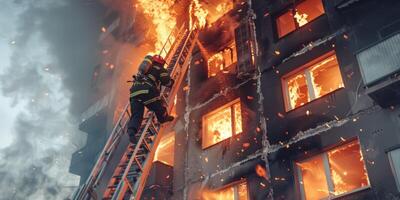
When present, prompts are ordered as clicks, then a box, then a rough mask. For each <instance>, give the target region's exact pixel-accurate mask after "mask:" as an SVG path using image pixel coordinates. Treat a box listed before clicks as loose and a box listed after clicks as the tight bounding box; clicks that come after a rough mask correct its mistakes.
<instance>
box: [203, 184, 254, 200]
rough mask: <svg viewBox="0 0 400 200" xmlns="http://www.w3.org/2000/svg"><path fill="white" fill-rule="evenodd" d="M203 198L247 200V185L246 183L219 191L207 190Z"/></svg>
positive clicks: (206, 199) (204, 199)
mask: <svg viewBox="0 0 400 200" xmlns="http://www.w3.org/2000/svg"><path fill="white" fill-rule="evenodd" d="M201 196H202V198H201V199H202V200H247V199H248V192H247V184H246V183H245V182H244V183H240V184H238V185H234V186H231V187H227V188H224V189H221V190H217V191H210V190H205V191H203V192H202V194H201Z"/></svg>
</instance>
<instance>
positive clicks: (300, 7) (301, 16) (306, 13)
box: [276, 0, 325, 38]
mask: <svg viewBox="0 0 400 200" xmlns="http://www.w3.org/2000/svg"><path fill="white" fill-rule="evenodd" d="M324 13H325V11H324V6H323V5H322V1H321V0H305V1H303V2H301V3H299V4H296V5H294V6H293V7H292V8H290V9H289V10H288V11H287V12H285V13H284V14H282V15H280V16H278V17H277V18H276V26H277V31H278V36H279V38H281V37H283V36H285V35H287V34H289V33H291V32H292V31H294V30H296V29H298V28H300V27H302V26H304V25H306V24H307V23H308V22H310V21H312V20H314V19H316V18H317V17H319V16H321V15H322V14H324Z"/></svg>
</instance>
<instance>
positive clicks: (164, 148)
mask: <svg viewBox="0 0 400 200" xmlns="http://www.w3.org/2000/svg"><path fill="white" fill-rule="evenodd" d="M174 147H175V132H170V133H168V134H166V135H163V137H162V138H161V141H160V143H159V144H158V147H157V150H156V153H155V155H154V162H155V161H159V162H162V163H164V164H166V165H169V166H174V150H175V148H174Z"/></svg>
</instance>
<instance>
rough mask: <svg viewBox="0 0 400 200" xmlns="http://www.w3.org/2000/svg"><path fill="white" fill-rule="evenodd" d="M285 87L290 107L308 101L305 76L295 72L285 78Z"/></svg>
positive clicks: (295, 106)
mask: <svg viewBox="0 0 400 200" xmlns="http://www.w3.org/2000/svg"><path fill="white" fill-rule="evenodd" d="M286 84H287V88H288V93H289V94H288V95H289V103H290V108H292V109H293V108H297V107H299V106H302V105H304V104H305V103H307V102H309V100H310V97H309V94H308V88H307V81H306V76H305V75H304V74H302V73H301V74H295V75H292V76H290V77H288V78H287V83H286Z"/></svg>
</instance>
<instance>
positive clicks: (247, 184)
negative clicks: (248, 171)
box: [201, 178, 250, 200]
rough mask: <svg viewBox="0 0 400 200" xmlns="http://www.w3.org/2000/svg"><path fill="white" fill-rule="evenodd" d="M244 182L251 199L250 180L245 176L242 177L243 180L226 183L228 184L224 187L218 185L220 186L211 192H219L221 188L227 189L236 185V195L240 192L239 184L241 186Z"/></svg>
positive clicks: (248, 196)
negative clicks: (238, 189) (238, 190)
mask: <svg viewBox="0 0 400 200" xmlns="http://www.w3.org/2000/svg"><path fill="white" fill-rule="evenodd" d="M243 183H245V184H246V191H247V199H248V200H249V199H250V190H249V182H248V181H247V179H245V178H244V179H241V180H238V181H234V182H231V183H228V184H226V185H223V186H222V187H218V188H216V189H212V190H211V192H218V191H221V190H225V189H227V188H230V187H234V191H235V195H237V194H238V192H237V188H238V186H239V185H240V184H243ZM203 199H204V198H201V200H203ZM235 199H238V196H235Z"/></svg>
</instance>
